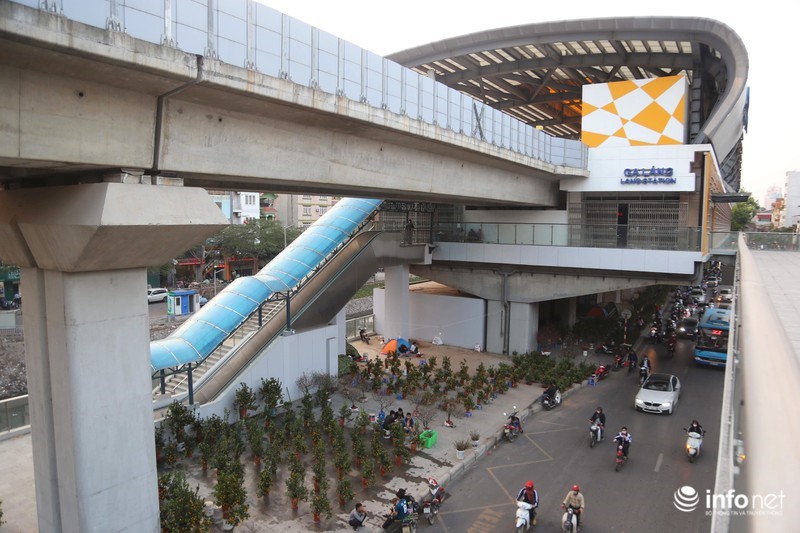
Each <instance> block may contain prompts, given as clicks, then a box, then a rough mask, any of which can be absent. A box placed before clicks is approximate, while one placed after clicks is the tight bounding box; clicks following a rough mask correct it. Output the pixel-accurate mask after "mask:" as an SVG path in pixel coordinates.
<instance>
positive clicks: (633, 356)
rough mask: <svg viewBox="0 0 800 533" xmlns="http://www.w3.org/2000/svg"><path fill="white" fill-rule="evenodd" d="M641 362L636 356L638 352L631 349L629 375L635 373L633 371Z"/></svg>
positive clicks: (629, 352)
mask: <svg viewBox="0 0 800 533" xmlns="http://www.w3.org/2000/svg"><path fill="white" fill-rule="evenodd" d="M638 362H639V357H637V356H636V351H635V350H634V349H633V348H631V349H630V350H628V374H630V373H631V372H633V369H634V368H636V364H637V363H638Z"/></svg>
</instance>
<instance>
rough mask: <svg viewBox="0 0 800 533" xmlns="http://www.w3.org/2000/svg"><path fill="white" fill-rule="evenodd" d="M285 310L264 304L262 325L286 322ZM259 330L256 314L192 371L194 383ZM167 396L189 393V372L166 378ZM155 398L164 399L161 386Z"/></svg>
mask: <svg viewBox="0 0 800 533" xmlns="http://www.w3.org/2000/svg"><path fill="white" fill-rule="evenodd" d="M284 308H285V304H284V302H283V301H282V300H281V301H275V302H268V303H266V304H264V307H263V310H262V324H266V323H267V322H269V321H270V320H285V316H284V314H283V313H281V311H283V310H284ZM258 329H259V325H258V314H254V315H253V316H251V317H250V318H248V319H247V320H246V321H245V322H244V323H243V324H242V325H241V326H239V328H238V329H237V330H236V331H234V332H233V333H232V334H231V335H230V336H228V338H227V339H225V340H224V341H222V344H220V345H219V346H218V347H217V349H216V350H214V351H213V352H212V353H211V355H209V356H208V357H206V358H205V359H204V360H203V361H202V362H200V364H198V365H197V366H196V367H194V368H193V369H192V382H193V383H194V384H195V385H196V384H197V382H198V381H199V380H200V378H201V377H203V376H204V375H205V374H206V372H208V371H209V370H210V369H211V368H212V367H213V366H214V365H215V364H216V363H217V362H218V361H219V360H220V359H222V358H223V357H225V355H227V354H228V352H230V351H231V350H232V349H234V348H235V347H237V346H238V345H239V344H241V343H242V342H244V341H245V340H246V339H247V338H248V337H249V335H250V334H251V333H253V332H254V331H257V330H258ZM165 381H166V390H165V394H166V395H167V396H180V395H182V394H186V393H188V392H189V377H188V373H187V372H181V373H180V374H172V375H170V376H167V377H166V378H165ZM153 398H154V399H158V398H163V397H162V396H161V386H160V385H157V386H156V387H155V388H154V389H153Z"/></svg>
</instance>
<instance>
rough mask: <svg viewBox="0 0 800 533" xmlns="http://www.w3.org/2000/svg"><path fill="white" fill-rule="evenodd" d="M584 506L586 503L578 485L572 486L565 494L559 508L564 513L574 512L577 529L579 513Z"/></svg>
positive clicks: (579, 520) (579, 523)
mask: <svg viewBox="0 0 800 533" xmlns="http://www.w3.org/2000/svg"><path fill="white" fill-rule="evenodd" d="M585 506H586V502H585V501H584V499H583V494H581V488H580V487H579V486H578V485H572V489H571V490H570V491H569V492H567V495H566V497H565V498H564V501H563V503H562V504H561V508H562V509H564V510H565V511H566V510H567V509H573V510H574V511H575V516H576V518H577V521H578V527H580V525H581V513H582V512H583V509H584V507H585Z"/></svg>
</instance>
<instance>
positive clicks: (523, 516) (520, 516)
mask: <svg viewBox="0 0 800 533" xmlns="http://www.w3.org/2000/svg"><path fill="white" fill-rule="evenodd" d="M532 507H533V505H531V504H529V503H528V502H517V526H516V527H517V533H522V531H525V530H527V529H530V527H531V525H530V524H529V523H528V520H529V519H530V510H531V508H532ZM534 516H536V512H535V511H534Z"/></svg>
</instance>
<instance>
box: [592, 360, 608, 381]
mask: <svg viewBox="0 0 800 533" xmlns="http://www.w3.org/2000/svg"><path fill="white" fill-rule="evenodd" d="M610 373H611V367H610V366H609V365H605V364H603V365H600V366H598V367H597V370H595V371H594V375H595V378H596V380H597V381H600V380H601V379H603V378H605V377H608V375H609V374H610Z"/></svg>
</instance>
